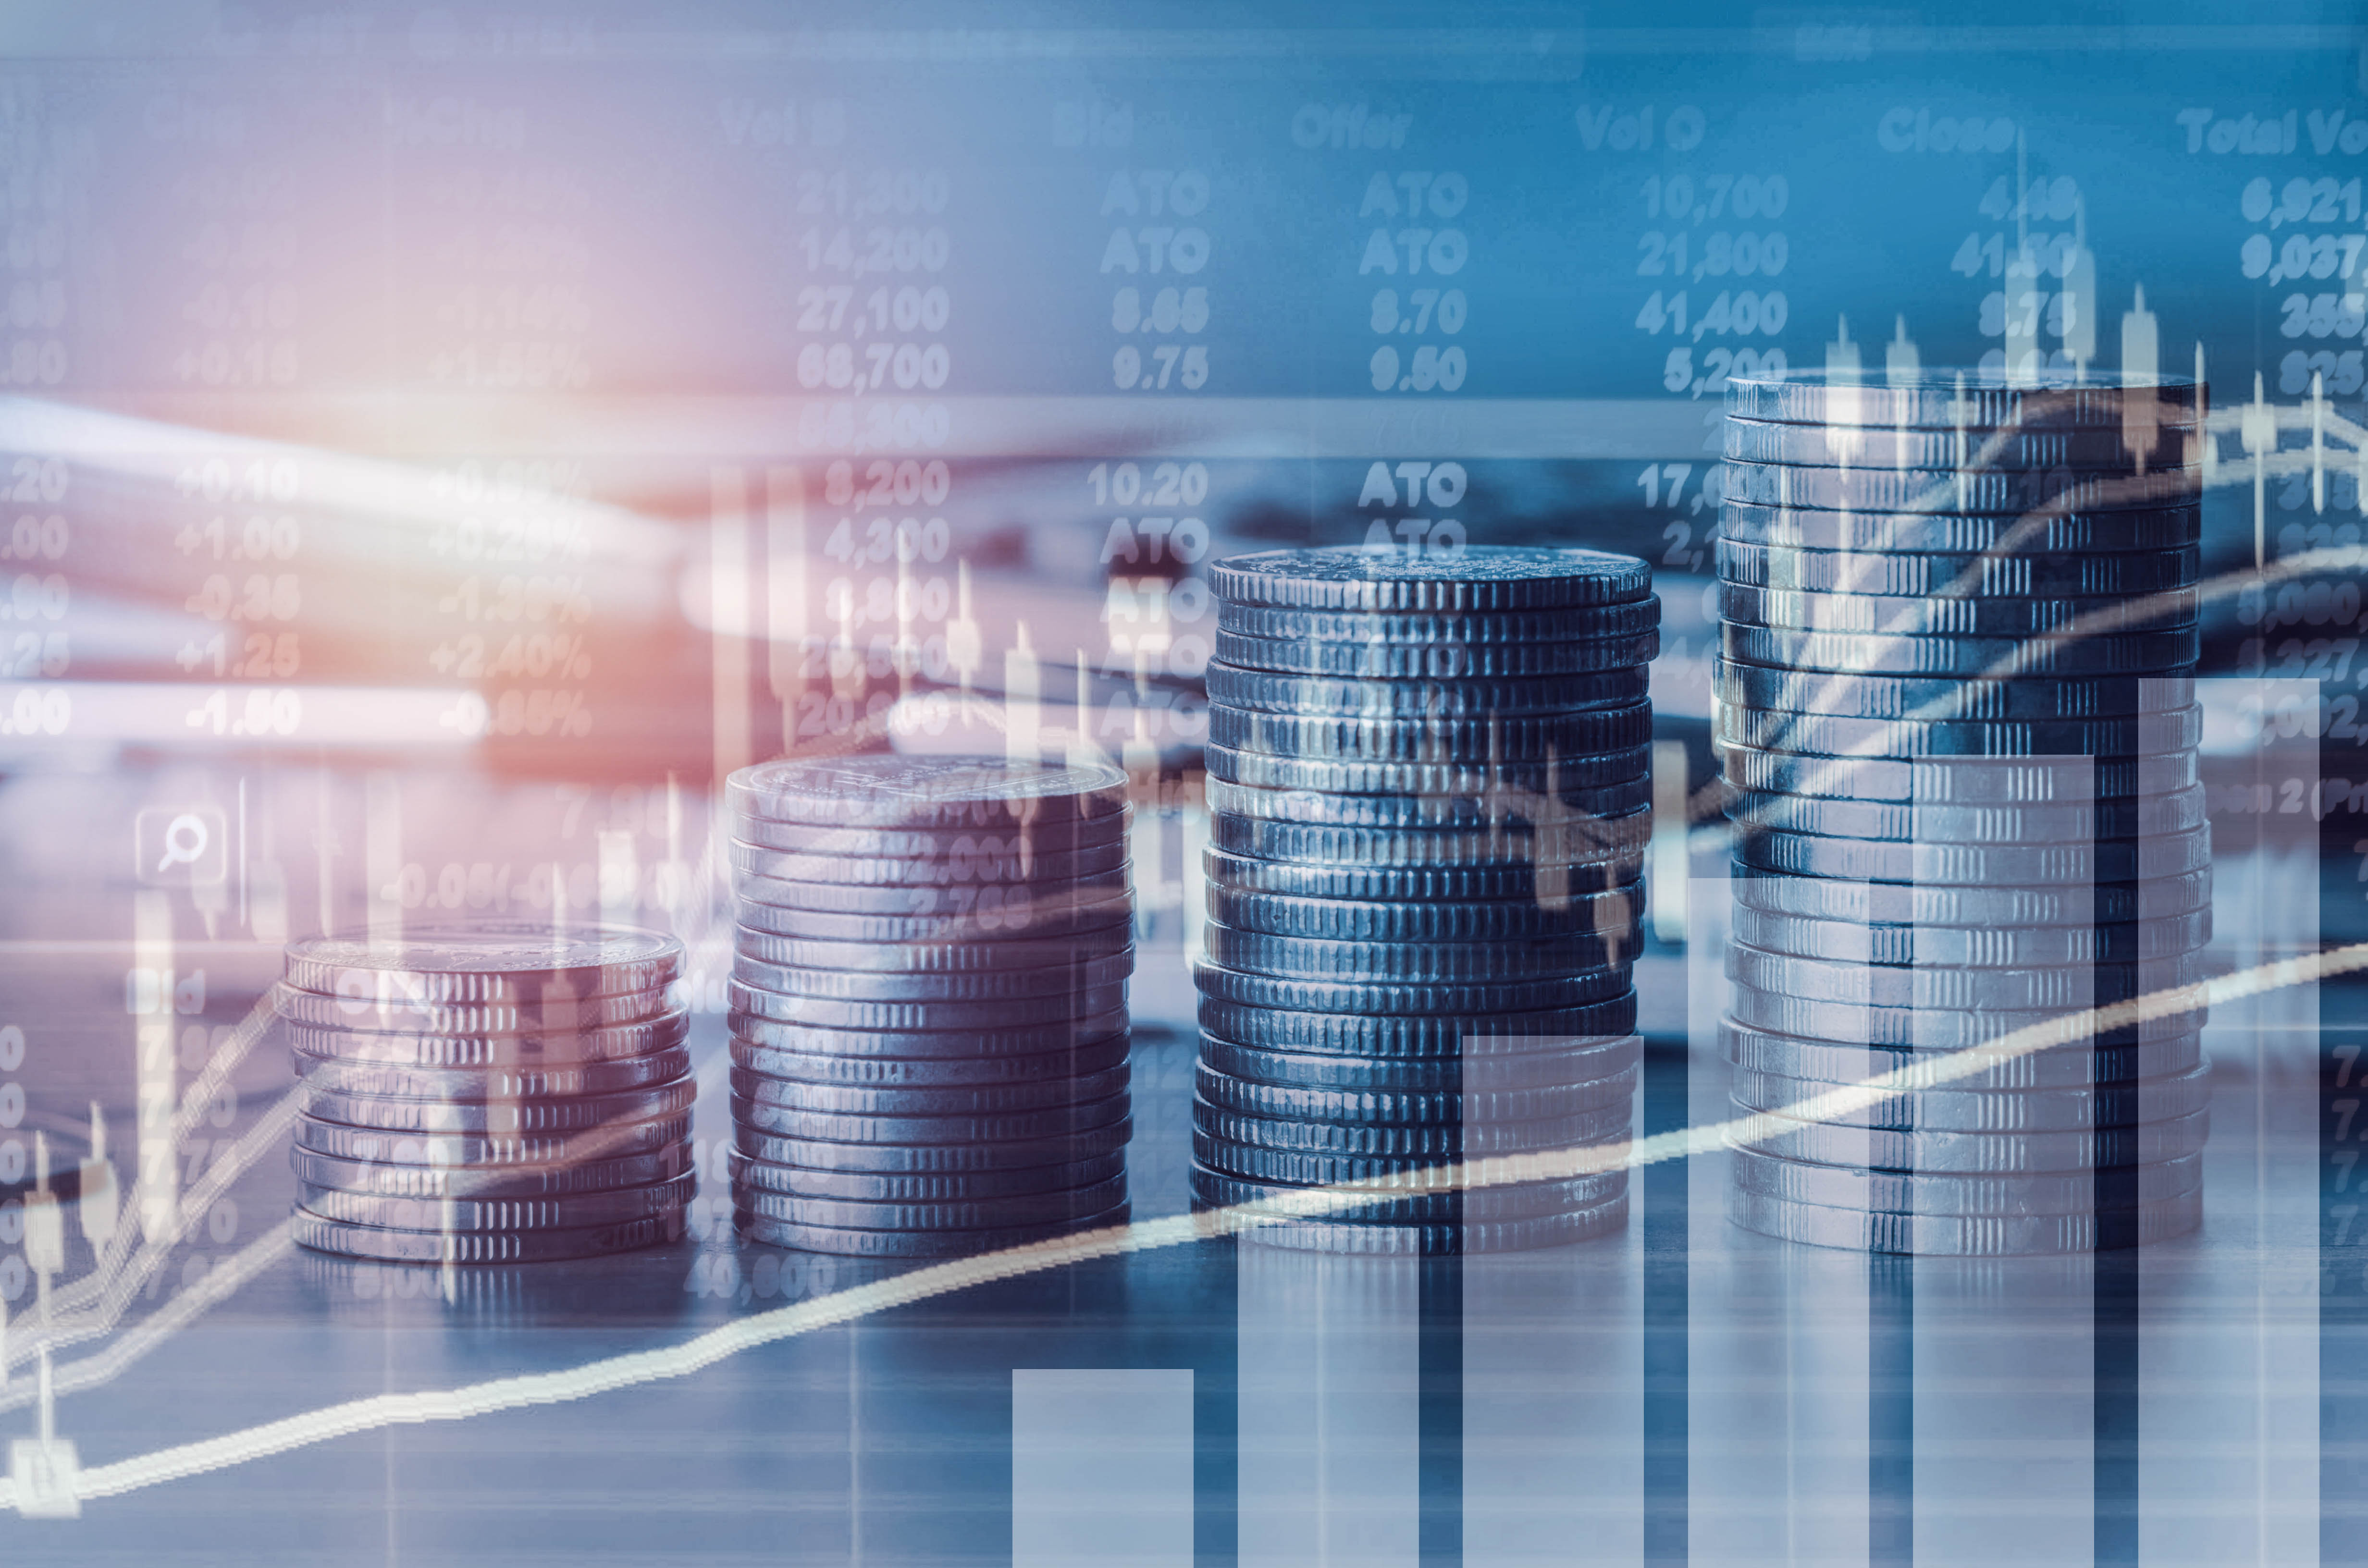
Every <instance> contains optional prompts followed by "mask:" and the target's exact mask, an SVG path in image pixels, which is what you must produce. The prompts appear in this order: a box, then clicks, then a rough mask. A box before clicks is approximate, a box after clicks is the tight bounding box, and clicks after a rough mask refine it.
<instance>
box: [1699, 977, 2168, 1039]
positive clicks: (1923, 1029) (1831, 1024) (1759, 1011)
mask: <svg viewBox="0 0 2368 1568" xmlns="http://www.w3.org/2000/svg"><path fill="white" fill-rule="evenodd" d="M1729 1006H1731V1007H1732V1008H1733V1009H1734V1013H1735V1017H1736V1022H1737V1023H1741V1024H1746V1025H1748V1026H1750V1027H1751V1028H1761V1029H1769V1030H1771V1031H1773V1032H1775V1033H1777V1034H1789V1035H1797V1036H1799V1037H1801V1038H1803V1039H1805V1040H1830V1041H1832V1042H1834V1043H1836V1044H1842V1045H1911V1046H1916V1047H1918V1048H1920V1049H1922V1050H1925V1051H1958V1050H1962V1049H1964V1047H1966V1046H1969V1045H1980V1044H1982V1043H1984V1042H1985V1041H1987V1040H1999V1039H2002V1038H2004V1037H2005V1036H2007V1035H2009V1034H2012V1033H2013V1032H2014V1031H2015V1030H2017V1029H2021V1028H2031V1027H2032V1026H2034V1025H2041V1024H2055V1023H2059V1022H2061V1021H2062V1020H2063V1019H2065V1018H2066V1017H2073V1016H2076V1015H2078V1013H2079V1012H2081V1011H2082V1009H2080V1008H2077V1007H2074V1008H2065V1007H2049V1008H2040V1009H2033V1010H2015V1009H2009V1008H2003V1007H1990V1008H1984V1009H1983V1010H1981V1011H1980V1012H1973V1011H1951V1010H1947V1009H1943V1008H1939V1007H1876V1006H1862V1005H1860V1004H1856V1003H1850V1002H1819V1001H1816V1000H1813V999H1811V998H1808V997H1803V996H1787V995H1784V994H1781V993H1779V992H1773V991H1761V990H1758V989H1756V988H1751V987H1745V988H1742V989H1739V990H1737V991H1736V994H1735V995H1734V996H1733V997H1732V998H1731V1000H1730V1002H1729ZM2204 1012H2205V1007H2204V1003H2203V992H2202V990H2201V989H2198V990H2197V991H2195V992H2194V1005H2193V1006H2192V1007H2189V1008H2186V1009H2185V1010H2183V1011H2180V1012H2176V1013H2171V1014H2168V1015H2166V1016H2164V1017H2159V1018H2148V1019H2146V1021H2144V1022H2142V1023H2135V1024H2124V1025H2122V1026H2121V1027H2120V1028H2112V1029H2100V1030H2098V1031H2097V1032H2095V1033H2094V1034H2091V1035H2089V1036H2087V1037H2086V1039H2087V1040H2088V1042H2089V1043H2090V1044H2091V1045H2095V1046H2105V1047H2112V1046H2123V1045H2132V1044H2142V1043H2145V1042H2146V1041H2150V1040H2169V1039H2172V1038H2174V1037H2176V1036H2180V1035H2184V1034H2187V1033H2189V1032H2190V1031H2192V1030H2193V1029H2196V1028H2200V1027H2202V1025H2203V1016H2204Z"/></svg>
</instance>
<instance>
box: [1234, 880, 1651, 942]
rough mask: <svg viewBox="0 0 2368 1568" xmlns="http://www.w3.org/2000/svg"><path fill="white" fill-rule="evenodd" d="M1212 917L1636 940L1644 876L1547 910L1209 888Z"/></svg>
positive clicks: (1237, 922)
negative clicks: (1315, 896)
mask: <svg viewBox="0 0 2368 1568" xmlns="http://www.w3.org/2000/svg"><path fill="white" fill-rule="evenodd" d="M1208 894H1209V918H1210V919H1211V920H1212V921H1215V922H1217V923H1219V924H1221V925H1224V926H1233V927H1235V929H1237V930H1241V931H1266V932H1271V933H1272V934H1274V935H1275V936H1278V937H1324V938H1326V939H1329V940H1334V941H1345V942H1398V943H1415V942H1497V941H1514V942H1519V941H1525V940H1528V939H1531V938H1534V937H1570V936H1592V937H1599V938H1600V939H1602V940H1604V941H1619V942H1627V941H1633V940H1634V939H1636V934H1637V923H1638V922H1639V921H1640V920H1642V919H1643V918H1644V914H1645V887H1644V884H1643V883H1642V882H1636V883H1632V884H1630V885H1629V886H1626V887H1619V888H1613V889H1611V890H1610V891H1608V892H1590V893H1584V894H1577V895H1574V896H1572V897H1570V898H1567V899H1565V900H1561V901H1559V903H1558V905H1557V906H1556V907H1552V908H1549V907H1547V906H1546V905H1544V904H1542V903H1538V902H1537V900H1536V899H1535V898H1534V897H1532V898H1527V899H1500V900H1496V901H1493V902H1488V903H1381V902H1376V901H1373V900H1349V899H1328V898H1286V897H1283V896H1281V895H1279V894H1275V893H1257V892H1234V891H1233V890H1231V889H1229V888H1223V887H1214V886H1212V887H1211V888H1210V889H1209V890H1208Z"/></svg>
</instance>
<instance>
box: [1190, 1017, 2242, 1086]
mask: <svg viewBox="0 0 2368 1568" xmlns="http://www.w3.org/2000/svg"><path fill="white" fill-rule="evenodd" d="M1719 1039H1720V1040H1721V1042H1722V1044H1723V1048H1724V1050H1725V1056H1726V1059H1727V1061H1729V1062H1733V1063H1734V1064H1735V1065H1736V1066H1737V1067H1740V1068H1743V1069H1745V1070H1746V1071H1748V1072H1755V1073H1775V1074H1782V1075H1784V1076H1786V1077H1792V1078H1814V1079H1817V1080H1820V1081H1822V1082H1825V1083H1833V1084H1856V1083H1863V1082H1865V1081H1866V1080H1867V1079H1869V1078H1875V1077H1880V1076H1882V1075H1883V1074H1886V1073H1896V1072H1897V1071H1899V1070H1900V1069H1902V1068H1906V1067H1914V1066H1917V1065H1918V1064H1919V1063H1921V1064H1930V1065H1938V1066H1945V1067H1948V1068H1950V1069H1951V1070H1952V1071H1953V1070H1954V1069H1955V1068H1957V1067H1959V1066H1962V1065H1963V1063H1952V1062H1950V1061H1949V1058H1950V1057H1951V1056H1952V1055H1953V1054H1955V1053H1954V1052H1952V1051H1923V1050H1918V1048H1916V1047H1914V1046H1881V1045H1831V1044H1827V1043H1826V1042H1824V1041H1822V1040H1795V1039H1793V1037H1791V1036H1789V1035H1780V1034H1771V1033H1770V1032H1768V1031H1767V1030H1765V1029H1755V1028H1748V1027H1746V1026H1744V1025H1742V1024H1738V1023H1736V1021H1735V1020H1734V1019H1733V1018H1724V1019H1721V1020H1720V1022H1719ZM1206 1049H1207V1047H1206V1045H1205V1044H1204V1045H1203V1046H1202V1050H1203V1051H1206ZM2201 1062H2203V1035H2202V1033H2201V1032H2199V1031H2195V1030H2190V1031H2189V1032H2187V1033H2185V1034H2180V1035H2173V1036H2171V1037H2170V1038H2169V1039H2167V1040H2152V1041H2149V1042H2147V1043H2146V1044H2144V1045H2124V1046H2111V1047H2105V1048H2101V1049H2090V1048H2089V1047H2088V1046H2087V1045H2085V1044H2075V1045H2066V1046H2059V1047H2055V1048H2053V1049H2050V1050H2047V1051H2032V1052H2030V1053H2028V1054H2026V1055H2022V1056H2015V1057H2009V1058H2008V1059H2006V1060H2005V1061H2002V1062H1998V1063H1997V1064H1996V1065H1994V1066H1990V1067H1986V1068H1984V1069H1982V1070H1981V1071H1980V1072H1978V1073H1975V1074H1973V1075H1971V1076H1969V1077H1963V1078H1952V1080H1951V1084H1952V1086H1954V1087H1957V1088H1963V1089H2062V1088H2078V1087H2079V1086H2081V1085H2088V1084H2112V1083H2120V1082H2123V1081H2124V1080H2127V1079H2131V1078H2153V1077H2162V1076H2167V1075H2170V1074H2179V1073H2184V1072H2187V1071H2189V1070H2190V1069H2192V1068H2193V1067H2195V1066H2197V1065H2198V1064H2199V1063H2201Z"/></svg>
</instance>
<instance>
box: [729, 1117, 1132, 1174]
mask: <svg viewBox="0 0 2368 1568" xmlns="http://www.w3.org/2000/svg"><path fill="white" fill-rule="evenodd" d="M1133 1136H1134V1121H1133V1118H1131V1117H1121V1118H1120V1119H1118V1120H1116V1121H1112V1122H1107V1123H1105V1124H1103V1125H1102V1126H1099V1127H1090V1128H1087V1129H1086V1130H1084V1131H1080V1132H1073V1133H1067V1134H1064V1135H1063V1136H1061V1137H1057V1138H1022V1139H1007V1140H1004V1141H1001V1142H989V1143H849V1142H843V1141H834V1140H828V1139H820V1138H807V1137H803V1136H799V1137H790V1136H783V1135H779V1134H775V1133H770V1132H767V1131H763V1130H762V1129H760V1128H756V1127H750V1126H747V1125H746V1124H745V1123H739V1122H735V1123H734V1125H733V1129H732V1142H733V1145H734V1147H735V1148H736V1149H738V1150H739V1151H740V1153H744V1154H746V1155H747V1156H749V1157H750V1158H751V1159H757V1160H763V1161H765V1162H766V1163H767V1164H768V1165H797V1166H800V1167H803V1168H806V1169H813V1170H825V1171H837V1172H840V1173H843V1174H847V1175H850V1176H927V1175H939V1176H955V1175H965V1174H969V1173H973V1172H983V1171H1018V1170H1039V1169H1042V1168H1043V1167H1045V1166H1048V1165H1076V1164H1077V1163H1079V1162H1080V1161H1085V1160H1098V1159H1107V1158H1110V1156H1112V1155H1115V1154H1117V1153H1119V1152H1120V1151H1121V1150H1122V1149H1124V1148H1125V1147H1126V1145H1127V1142H1128V1141H1129V1140H1131V1139H1132V1138H1133Z"/></svg>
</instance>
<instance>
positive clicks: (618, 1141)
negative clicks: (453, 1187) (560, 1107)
mask: <svg viewBox="0 0 2368 1568" xmlns="http://www.w3.org/2000/svg"><path fill="white" fill-rule="evenodd" d="M689 1136H690V1118H689V1116H688V1115H687V1114H677V1115H673V1116H660V1117H655V1118H653V1119H650V1120H647V1121H630V1122H609V1123H608V1124H607V1125H605V1126H601V1127H595V1128H591V1129H588V1130H586V1131H580V1132H552V1133H536V1134H530V1135H525V1136H519V1137H505V1136H500V1135H494V1134H487V1133H482V1132H405V1131H390V1130H386V1129H381V1128H373V1127H352V1126H347V1125H346V1124H345V1123H342V1122H336V1121H324V1120H322V1119H320V1118H318V1117H314V1116H299V1117H298V1118H297V1119H296V1142H297V1144H298V1145H299V1146H300V1147H302V1148H305V1149H310V1150H312V1151H313V1152H314V1153H322V1154H327V1155H329V1156H331V1157H332V1158H335V1159H340V1160H370V1161H376V1162H379V1163H381V1164H384V1165H435V1166H473V1165H551V1166H564V1165H583V1164H591V1163H594V1162H600V1161H609V1160H615V1159H620V1158H622V1157H624V1156H626V1155H632V1154H646V1153H653V1152H655V1151H656V1150H659V1149H663V1148H665V1147H666V1145H667V1144H670V1143H678V1142H681V1141H682V1140H683V1139H685V1138H688V1137H689Z"/></svg>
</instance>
